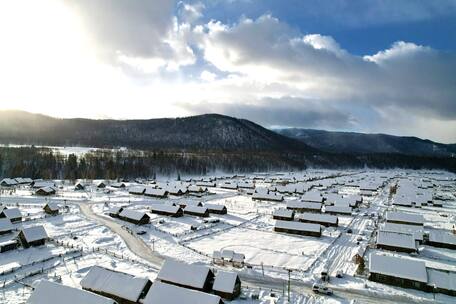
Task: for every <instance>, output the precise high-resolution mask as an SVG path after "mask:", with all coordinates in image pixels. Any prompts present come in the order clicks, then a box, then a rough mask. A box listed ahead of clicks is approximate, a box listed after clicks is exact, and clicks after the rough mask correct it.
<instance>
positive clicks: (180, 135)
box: [0, 111, 315, 152]
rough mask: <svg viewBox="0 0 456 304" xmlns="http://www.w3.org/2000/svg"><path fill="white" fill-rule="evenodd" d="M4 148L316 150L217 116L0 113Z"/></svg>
mask: <svg viewBox="0 0 456 304" xmlns="http://www.w3.org/2000/svg"><path fill="white" fill-rule="evenodd" d="M0 143H4V144H5V143H9V144H34V145H55V146H89V147H99V148H111V147H128V148H136V149H147V150H152V149H157V150H160V149H161V150H189V151H195V150H226V151H295V152H313V151H315V149H313V148H310V147H309V146H307V145H306V144H305V143H302V142H301V141H297V140H295V139H291V138H289V137H286V136H283V135H280V134H277V133H276V132H273V131H271V130H268V129H265V128H263V127H262V126H260V125H257V124H255V123H253V122H251V121H248V120H244V119H237V118H233V117H228V116H223V115H218V114H206V115H198V116H191V117H185V118H163V119H148V120H93V119H79V118H77V119H58V118H53V117H49V116H45V115H40V114H31V113H27V112H22V111H0Z"/></svg>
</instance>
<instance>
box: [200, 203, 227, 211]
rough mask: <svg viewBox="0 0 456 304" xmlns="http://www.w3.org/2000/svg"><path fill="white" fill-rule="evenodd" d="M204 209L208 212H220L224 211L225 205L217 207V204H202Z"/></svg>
mask: <svg viewBox="0 0 456 304" xmlns="http://www.w3.org/2000/svg"><path fill="white" fill-rule="evenodd" d="M204 207H206V208H207V209H209V211H210V210H218V211H222V210H225V209H226V206H225V205H219V204H204Z"/></svg>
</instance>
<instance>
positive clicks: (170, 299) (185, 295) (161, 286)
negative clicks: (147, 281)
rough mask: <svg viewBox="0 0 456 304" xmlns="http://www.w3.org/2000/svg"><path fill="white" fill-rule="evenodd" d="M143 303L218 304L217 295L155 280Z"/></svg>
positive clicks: (219, 300)
mask: <svg viewBox="0 0 456 304" xmlns="http://www.w3.org/2000/svg"><path fill="white" fill-rule="evenodd" d="M143 303H144V304H165V303H166V304H183V303H185V304H219V303H221V299H220V297H219V296H216V295H212V294H208V293H205V292H201V291H196V290H192V289H187V288H182V287H178V286H174V285H170V284H166V283H163V282H159V281H155V282H154V284H153V285H152V287H151V288H150V290H149V292H148V293H147V296H146V298H145V299H144V301H143Z"/></svg>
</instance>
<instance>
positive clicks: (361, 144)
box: [274, 128, 456, 157]
mask: <svg viewBox="0 0 456 304" xmlns="http://www.w3.org/2000/svg"><path fill="white" fill-rule="evenodd" d="M274 131H275V132H277V133H279V134H281V135H284V136H288V137H290V138H294V139H297V140H300V141H302V142H305V143H306V144H307V145H309V146H311V147H313V148H316V149H319V150H322V151H326V152H333V153H334V152H338V153H349V154H366V153H398V154H404V155H413V156H437V157H440V156H443V157H452V156H454V155H456V144H443V143H438V142H434V141H432V140H429V139H422V138H419V137H416V136H396V135H389V134H383V133H357V132H342V131H325V130H316V129H304V128H287V129H274Z"/></svg>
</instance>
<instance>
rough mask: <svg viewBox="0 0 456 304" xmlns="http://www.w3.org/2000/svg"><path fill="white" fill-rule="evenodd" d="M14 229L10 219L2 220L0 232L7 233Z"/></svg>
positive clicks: (0, 220) (0, 221)
mask: <svg viewBox="0 0 456 304" xmlns="http://www.w3.org/2000/svg"><path fill="white" fill-rule="evenodd" d="M13 229H14V226H13V224H11V221H10V219H9V218H0V232H7V231H11V230H13Z"/></svg>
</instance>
